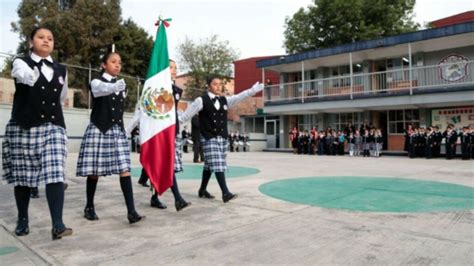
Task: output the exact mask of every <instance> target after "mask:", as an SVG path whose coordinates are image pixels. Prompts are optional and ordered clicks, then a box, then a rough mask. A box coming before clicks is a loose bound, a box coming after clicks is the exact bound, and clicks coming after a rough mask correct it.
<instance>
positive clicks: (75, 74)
mask: <svg viewBox="0 0 474 266" xmlns="http://www.w3.org/2000/svg"><path fill="white" fill-rule="evenodd" d="M17 12H18V16H19V18H20V19H19V21H17V22H14V23H12V28H13V31H14V32H17V33H19V35H20V40H21V43H20V45H19V46H18V49H17V52H18V53H19V54H28V41H29V34H30V33H31V31H32V30H33V29H34V28H35V27H36V26H39V25H41V26H46V27H48V28H49V29H51V30H52V32H53V34H54V38H55V50H54V52H53V57H54V58H56V59H57V60H58V61H60V62H62V63H65V64H70V65H79V66H83V67H86V68H87V67H89V66H91V67H92V68H93V69H94V70H95V71H93V72H92V74H93V77H96V76H98V75H100V73H99V71H98V69H99V67H100V64H101V57H102V56H103V55H104V54H105V53H106V52H107V51H109V50H110V48H111V45H112V44H113V43H115V44H116V50H117V52H119V53H120V55H121V57H122V61H123V62H124V64H123V68H122V73H124V74H126V75H131V76H134V77H135V76H140V77H143V76H144V73H145V72H146V68H147V66H148V58H149V55H150V53H151V47H152V45H153V40H152V39H151V37H150V36H149V35H148V34H147V33H146V32H145V31H144V30H143V29H142V28H140V27H139V26H138V25H136V24H135V23H134V22H133V21H132V20H131V19H128V20H126V21H124V22H122V17H121V13H122V10H121V7H120V0H59V1H58V0H41V1H31V0H23V1H21V3H20V4H19V6H18V10H17ZM68 79H69V86H70V87H72V88H76V89H80V90H81V91H80V92H78V93H77V94H78V95H80V97H79V98H78V99H75V101H74V104H75V107H87V106H88V103H87V99H88V93H89V92H88V85H89V70H88V69H81V68H73V67H70V68H68ZM127 82H128V89H129V91H128V94H129V96H130V98H129V99H128V101H127V102H126V104H127V107H128V110H131V109H132V108H133V107H134V106H135V101H136V89H137V82H136V78H134V79H127Z"/></svg>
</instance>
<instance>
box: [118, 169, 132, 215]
mask: <svg viewBox="0 0 474 266" xmlns="http://www.w3.org/2000/svg"><path fill="white" fill-rule="evenodd" d="M120 187H121V188H122V193H123V197H124V198H125V204H126V205H127V211H128V213H133V212H135V203H134V202H133V188H132V179H131V178H130V176H122V177H120Z"/></svg>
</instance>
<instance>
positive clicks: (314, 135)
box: [289, 123, 474, 160]
mask: <svg viewBox="0 0 474 266" xmlns="http://www.w3.org/2000/svg"><path fill="white" fill-rule="evenodd" d="M289 135H290V141H291V146H292V148H293V151H294V153H295V154H310V155H315V154H317V155H344V154H345V153H346V152H347V153H348V154H349V156H351V157H352V156H363V157H380V156H381V155H382V148H383V144H384V140H385V138H384V136H383V135H382V131H381V130H380V129H379V128H376V127H373V126H372V125H369V126H367V123H364V124H363V125H362V126H361V127H360V128H358V129H356V127H355V126H353V125H352V124H350V123H349V124H347V125H346V126H345V127H344V129H343V130H339V129H338V130H336V129H332V128H331V127H328V128H326V129H325V130H321V131H318V130H317V129H316V128H315V127H313V128H312V129H311V130H309V131H308V130H297V128H296V127H294V128H292V129H291V130H290V133H289ZM443 143H444V146H445V156H446V159H448V160H450V159H453V158H454V157H455V156H456V152H457V149H458V148H457V147H458V146H459V147H460V152H461V158H462V159H463V160H469V159H471V158H474V130H473V129H471V128H470V127H468V126H465V127H463V128H460V129H457V130H456V129H455V126H454V125H452V124H449V125H448V126H447V128H446V130H445V131H444V132H441V131H440V130H439V127H437V126H433V127H428V128H413V127H412V126H411V125H409V126H408V128H407V130H405V148H404V149H405V151H406V152H407V154H408V156H409V157H410V158H426V159H431V158H438V157H441V146H442V144H443Z"/></svg>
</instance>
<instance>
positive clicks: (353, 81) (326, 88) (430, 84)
mask: <svg viewBox="0 0 474 266" xmlns="http://www.w3.org/2000/svg"><path fill="white" fill-rule="evenodd" d="M473 63H474V61H464V62H454V63H446V64H443V65H430V66H420V67H412V68H411V71H410V68H402V69H394V70H388V71H381V72H371V73H360V74H359V73H358V74H353V75H345V76H337V77H329V78H321V79H312V80H305V81H300V82H291V83H281V84H276V85H271V86H267V87H265V90H264V103H277V102H282V103H284V102H290V103H293V102H305V101H308V100H312V99H321V100H333V99H334V97H345V98H350V99H354V98H355V97H358V96H359V95H384V94H387V93H397V92H403V93H407V94H410V95H412V94H413V93H414V92H415V93H416V92H418V91H420V90H427V89H434V90H436V89H441V88H450V87H460V86H464V85H474V68H473V66H474V64H473Z"/></svg>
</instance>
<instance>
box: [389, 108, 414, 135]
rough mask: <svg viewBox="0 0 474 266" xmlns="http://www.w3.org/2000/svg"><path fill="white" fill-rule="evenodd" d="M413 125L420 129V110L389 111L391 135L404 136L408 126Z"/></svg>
mask: <svg viewBox="0 0 474 266" xmlns="http://www.w3.org/2000/svg"><path fill="white" fill-rule="evenodd" d="M409 124H411V125H412V126H413V128H418V127H420V112H419V110H416V109H413V110H391V111H388V133H389V134H394V135H396V134H403V133H404V132H405V129H406V128H408V125H409Z"/></svg>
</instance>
